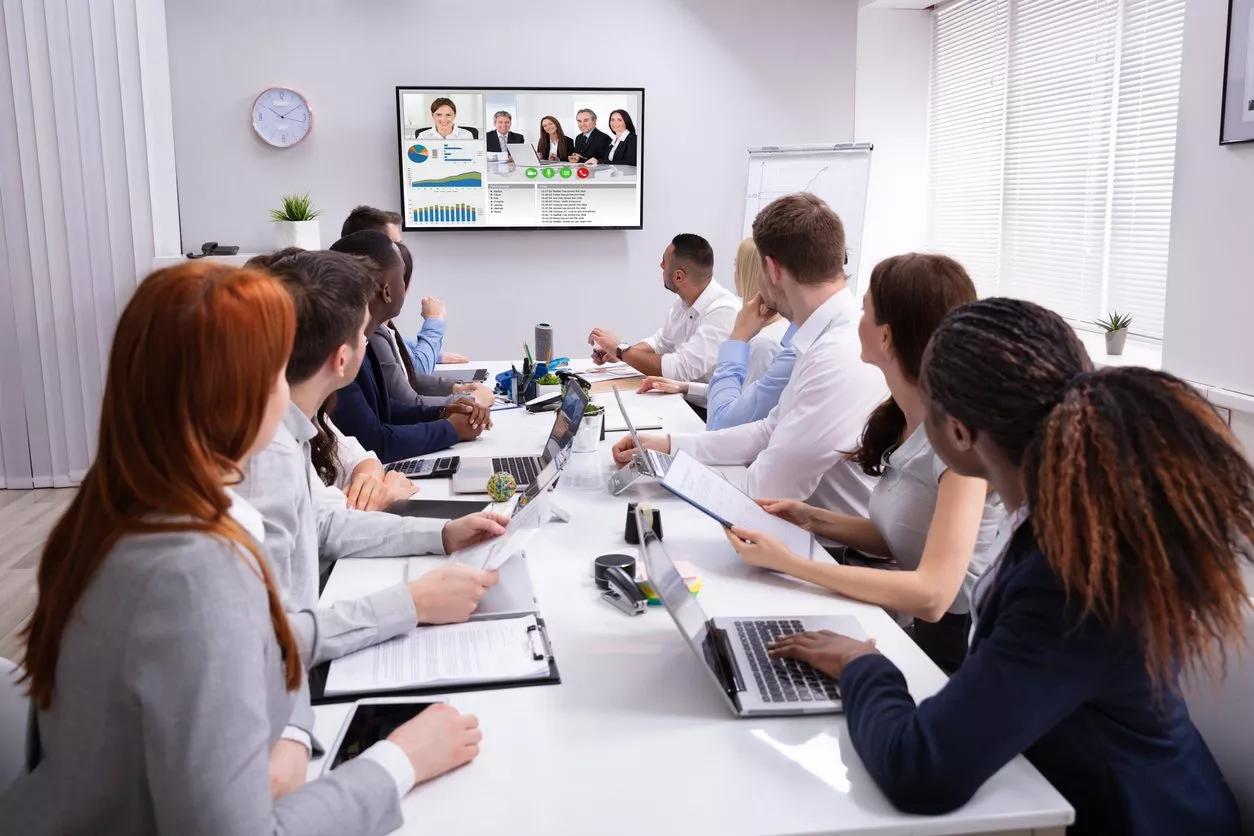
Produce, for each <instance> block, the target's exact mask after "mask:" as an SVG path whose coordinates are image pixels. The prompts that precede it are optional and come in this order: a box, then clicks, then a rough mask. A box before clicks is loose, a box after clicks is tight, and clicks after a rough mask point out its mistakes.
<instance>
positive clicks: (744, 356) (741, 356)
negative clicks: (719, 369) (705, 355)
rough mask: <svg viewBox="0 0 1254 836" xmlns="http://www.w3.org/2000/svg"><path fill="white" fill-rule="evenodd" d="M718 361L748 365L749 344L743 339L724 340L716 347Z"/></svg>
mask: <svg viewBox="0 0 1254 836" xmlns="http://www.w3.org/2000/svg"><path fill="white" fill-rule="evenodd" d="M718 362H720V363H739V364H740V365H742V366H747V365H749V344H748V343H747V342H744V341H743V340H724V341H723V343H722V344H721V345H720V346H719V347H718Z"/></svg>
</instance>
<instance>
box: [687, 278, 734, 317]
mask: <svg viewBox="0 0 1254 836" xmlns="http://www.w3.org/2000/svg"><path fill="white" fill-rule="evenodd" d="M724 293H727V291H726V290H724V289H723V286H722V285H721V284H719V283H718V282H716V281H715V280H714V279H710V283H709V284H707V285H706V286H705V290H703V291H701V295H700V296H698V297H697V298H696V301H694V302H693V303H692V305H690V306H689V308H688V312H687V313H688V315H689V316H693V317H696V316H701V315H702V314H703V313H705V312H706V310H708V309H709V307H710V305H713V304H714V301H715V300H716V299H718V298H719V297H720V296H722V295H723V294H724Z"/></svg>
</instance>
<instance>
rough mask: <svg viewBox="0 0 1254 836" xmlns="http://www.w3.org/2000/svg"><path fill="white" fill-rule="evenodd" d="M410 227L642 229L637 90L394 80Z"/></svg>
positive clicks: (406, 225) (641, 93)
mask: <svg viewBox="0 0 1254 836" xmlns="http://www.w3.org/2000/svg"><path fill="white" fill-rule="evenodd" d="M396 123H397V130H398V133H399V134H400V177H401V216H402V217H403V218H404V228H405V229H406V230H413V231H419V230H424V229H441V230H443V229H639V228H641V225H642V224H641V222H642V217H641V203H642V200H641V198H642V194H641V189H642V185H643V177H642V172H643V171H644V168H643V166H644V144H643V139H642V137H643V123H644V90H643V89H642V88H631V89H565V88H520V87H515V88H499V89H493V88H477V87H476V88H470V87H397V88H396Z"/></svg>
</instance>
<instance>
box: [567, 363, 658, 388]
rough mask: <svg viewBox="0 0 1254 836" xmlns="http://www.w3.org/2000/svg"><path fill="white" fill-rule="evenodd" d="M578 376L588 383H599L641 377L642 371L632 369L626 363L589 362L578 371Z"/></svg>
mask: <svg viewBox="0 0 1254 836" xmlns="http://www.w3.org/2000/svg"><path fill="white" fill-rule="evenodd" d="M579 376H580V377H582V378H583V379H584V380H586V381H588V382H589V383H601V382H603V381H606V380H619V379H621V378H624V377H643V373H642V372H640V371H639V370H637V369H633V368H632V367H631V366H629V365H627V364H626V363H606V364H605V365H604V366H597V365H594V364H591V363H590V364H589V367H588V368H587V369H583V370H580V371H579Z"/></svg>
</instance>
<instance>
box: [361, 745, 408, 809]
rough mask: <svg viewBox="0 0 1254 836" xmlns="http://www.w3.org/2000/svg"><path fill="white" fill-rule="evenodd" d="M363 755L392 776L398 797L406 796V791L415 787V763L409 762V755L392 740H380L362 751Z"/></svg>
mask: <svg viewBox="0 0 1254 836" xmlns="http://www.w3.org/2000/svg"><path fill="white" fill-rule="evenodd" d="M361 757H363V758H365V759H366V760H368V761H374V762H375V763H377V764H378V765H379V766H381V767H383V769H384V770H385V771H386V772H387V774H388V775H390V776H391V777H392V780H393V781H394V782H395V783H396V795H397V797H398V798H404V797H405V793H407V792H409V791H410V790H411V789H413V786H414V765H413V764H412V763H410V762H409V756H408V755H406V754H405V752H404V751H403V750H402V749H401V747H400V746H397V745H396V744H395V743H393V742H392V741H390V740H380V741H379V742H378V743H376V744H374V745H373V746H371V747H370V748H369V749H367V750H366V751H364V752H362V753H361Z"/></svg>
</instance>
